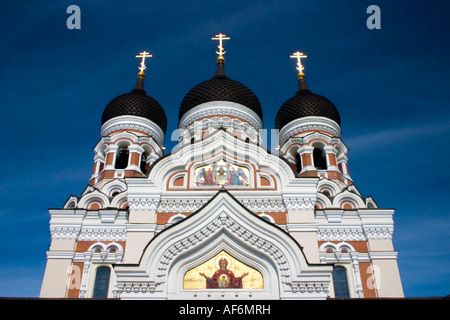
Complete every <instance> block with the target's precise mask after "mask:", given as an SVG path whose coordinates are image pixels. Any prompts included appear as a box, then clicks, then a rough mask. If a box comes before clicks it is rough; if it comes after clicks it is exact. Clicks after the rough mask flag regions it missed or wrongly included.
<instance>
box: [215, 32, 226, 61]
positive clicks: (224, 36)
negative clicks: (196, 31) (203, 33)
mask: <svg viewBox="0 0 450 320" xmlns="http://www.w3.org/2000/svg"><path fill="white" fill-rule="evenodd" d="M211 40H219V45H218V48H219V51H216V53H217V54H218V55H219V57H223V55H224V54H225V53H226V51H225V50H223V46H222V41H223V40H230V38H229V37H227V36H226V35H224V34H222V33H219V34H216V37H215V38H211Z"/></svg>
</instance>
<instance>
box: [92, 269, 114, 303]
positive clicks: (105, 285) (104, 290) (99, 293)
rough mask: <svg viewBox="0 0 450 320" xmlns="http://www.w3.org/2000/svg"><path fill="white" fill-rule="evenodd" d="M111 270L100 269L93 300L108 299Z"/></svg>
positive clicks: (96, 274) (97, 274) (96, 276)
mask: <svg viewBox="0 0 450 320" xmlns="http://www.w3.org/2000/svg"><path fill="white" fill-rule="evenodd" d="M110 275H111V269H110V268H108V267H99V268H97V271H96V273H95V284H94V293H93V294H92V297H93V298H107V297H108V289H109V278H110Z"/></svg>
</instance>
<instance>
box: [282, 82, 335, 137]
mask: <svg viewBox="0 0 450 320" xmlns="http://www.w3.org/2000/svg"><path fill="white" fill-rule="evenodd" d="M310 116H315V117H325V118H328V119H331V120H333V121H334V122H336V123H337V125H339V126H340V125H341V118H340V116H339V112H338V110H337V109H336V107H335V106H334V104H333V103H332V102H331V101H330V100H328V99H327V98H325V97H323V96H320V95H318V94H314V93H312V92H311V90H309V89H308V87H307V86H306V82H305V78H304V76H299V82H298V90H297V92H296V94H295V96H293V97H292V98H290V99H288V100H287V101H286V102H285V103H284V104H283V105H282V106H281V108H280V110H279V111H278V114H277V116H276V118H275V128H276V129H279V130H281V129H282V128H283V127H284V126H285V125H287V124H288V123H289V122H291V121H293V120H296V119H300V118H305V117H310Z"/></svg>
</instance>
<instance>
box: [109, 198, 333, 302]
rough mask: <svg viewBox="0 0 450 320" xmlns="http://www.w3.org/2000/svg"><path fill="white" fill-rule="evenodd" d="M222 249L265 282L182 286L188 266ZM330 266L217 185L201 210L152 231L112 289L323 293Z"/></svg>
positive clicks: (144, 293) (232, 295) (131, 293)
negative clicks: (258, 285) (250, 286)
mask: <svg viewBox="0 0 450 320" xmlns="http://www.w3.org/2000/svg"><path fill="white" fill-rule="evenodd" d="M220 250H224V251H227V252H228V253H229V254H231V255H234V258H235V259H238V260H239V261H241V262H243V263H245V264H248V265H249V266H251V267H252V268H255V269H256V270H258V271H259V272H260V273H261V274H262V275H263V277H265V278H264V288H263V289H258V290H250V291H249V290H245V289H239V290H238V289H221V290H214V289H200V290H184V289H183V286H182V279H183V276H184V274H185V273H186V271H187V270H189V269H190V268H192V267H194V266H196V265H198V264H200V263H202V262H203V261H205V260H206V258H210V257H212V256H214V254H217V253H218V252H219V251H220ZM331 271H332V269H331V267H330V266H327V265H310V264H308V262H307V260H306V258H305V255H304V254H303V252H302V250H301V247H300V245H299V244H298V243H297V242H296V241H295V240H294V239H293V238H292V237H291V236H290V235H289V234H287V233H286V232H285V231H283V230H282V229H280V228H278V227H276V226H274V225H273V224H271V223H269V222H267V221H265V220H264V219H262V218H260V217H258V216H257V215H255V214H253V213H252V212H250V211H248V210H247V209H246V208H245V207H244V206H242V205H241V204H240V203H239V201H238V200H236V199H235V198H234V197H233V196H231V194H229V193H228V191H225V190H221V191H219V192H218V193H217V194H216V196H214V197H213V198H212V199H211V200H210V201H209V202H208V203H207V204H206V205H204V206H203V207H202V208H201V209H200V210H198V211H197V212H195V213H193V214H191V215H190V216H189V217H188V218H186V219H184V220H182V221H180V222H179V223H177V224H174V225H172V226H170V227H168V228H166V229H164V230H163V231H161V232H160V233H159V234H158V235H157V236H156V237H154V238H153V239H152V240H151V241H150V242H149V244H148V245H147V247H146V248H145V250H144V252H143V255H142V256H141V259H140V262H139V264H138V265H136V266H132V265H120V266H119V265H118V266H116V275H117V290H116V295H117V296H119V297H120V298H123V299H146V298H150V297H152V298H160V299H178V298H180V299H194V298H204V299H208V298H211V299H221V298H223V299H243V298H244V297H245V298H253V299H302V298H303V299H325V298H326V296H327V294H328V286H329V281H330V277H331ZM236 290H237V291H236Z"/></svg>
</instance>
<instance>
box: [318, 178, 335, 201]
mask: <svg viewBox="0 0 450 320" xmlns="http://www.w3.org/2000/svg"><path fill="white" fill-rule="evenodd" d="M317 190H318V191H319V192H321V193H323V191H324V190H329V192H330V197H334V196H336V195H337V194H338V193H340V192H341V188H340V187H339V185H338V184H337V183H336V182H334V181H333V180H329V179H321V180H320V181H319V183H318V185H317Z"/></svg>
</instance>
